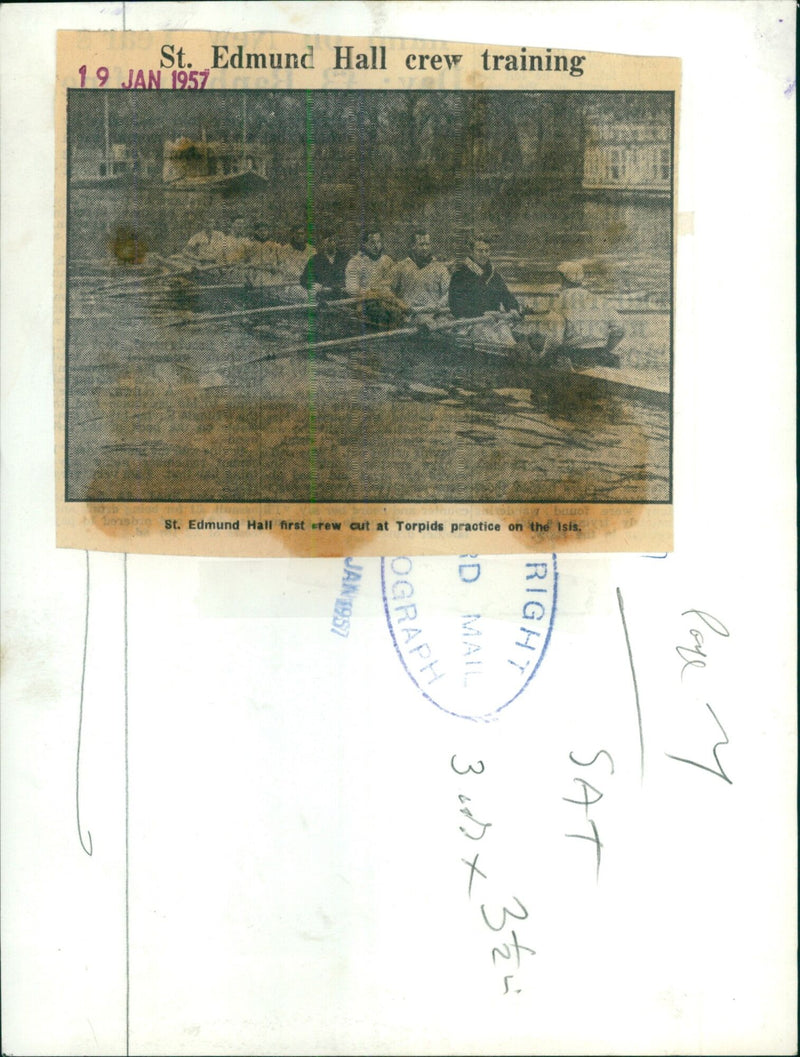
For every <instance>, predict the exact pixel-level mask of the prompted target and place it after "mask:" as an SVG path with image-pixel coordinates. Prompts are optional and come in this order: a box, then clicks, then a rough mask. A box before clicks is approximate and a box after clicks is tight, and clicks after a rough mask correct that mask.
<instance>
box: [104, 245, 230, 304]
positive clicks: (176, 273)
mask: <svg viewBox="0 0 800 1057" xmlns="http://www.w3.org/2000/svg"><path fill="white" fill-rule="evenodd" d="M151 256H152V257H154V258H155V259H156V260H158V261H161V263H162V266H164V267H166V268H167V269H168V270H167V271H161V272H155V273H151V274H147V275H131V276H128V277H126V278H125V279H118V280H117V281H116V282H114V283H109V284H108V285H107V286H96V287H95V288H94V292H95V293H98V294H113V293H117V292H119V293H126V292H128V291H129V290H130V288H131V287H132V286H136V285H137V284H139V283H141V282H142V281H143V280H145V279H146V280H148V281H150V282H155V281H156V280H159V279H189V278H190V277H191V276H193V275H202V274H203V273H204V272H212V271H219V269H220V268H224V267H226V265H224V264H202V265H198V266H197V267H196V268H195V267H192V268H189V269H187V270H185V271H181V270H179V269H178V268H177V267H176V266H175V265H174V264H170V262H169V261H168V260H166V259H165V258H163V257H157V256H156V254H151Z"/></svg>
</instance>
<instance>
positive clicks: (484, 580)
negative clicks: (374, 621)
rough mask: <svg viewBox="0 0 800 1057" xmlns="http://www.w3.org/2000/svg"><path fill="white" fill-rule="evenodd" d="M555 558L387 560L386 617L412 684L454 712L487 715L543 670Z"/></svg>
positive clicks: (554, 589) (554, 592)
mask: <svg viewBox="0 0 800 1057" xmlns="http://www.w3.org/2000/svg"><path fill="white" fill-rule="evenodd" d="M557 588H558V572H557V566H556V556H555V554H552V555H538V554H537V555H531V556H525V557H498V556H494V557H478V556H477V555H474V554H462V555H460V556H454V557H421V558H420V557H413V558H411V557H398V558H381V592H382V595H383V608H384V613H385V615H386V623H387V625H388V627H389V632H390V634H391V636H392V642H393V643H394V648H395V650H396V651H397V656H398V657H399V658H400V662H401V663H402V665H403V668H404V669H405V671H406V674H407V675H408V677H409V679H410V680H411V682H412V683H413V684H414V686H416V688H417V689H418V690H419V692H420V693H421V694H422V696H423V697H425V698H426V699H427V700H428V701H430V702H431V703H432V704H434V705H436V707H437V708H440V709H442V711H443V712H447V713H449V714H450V715H451V716H458V717H459V718H461V719H471V720H476V721H482V722H490V721H491V720H494V719H496V718H497V715H498V713H499V712H501V711H502V710H503V709H504V708H507V707H508V706H509V705H510V704H511V703H512V702H513V701H515V700H516V699H517V698H518V697H519V695H520V694H521V693H522V692H523V690H524V689H525V688H526V687H527V686H528V684H529V683H530V681H531V679H533V677H534V675H535V674H536V672H537V671H538V669H539V666H540V665H541V663H542V661H543V660H544V655H545V653H546V652H547V646H548V643H549V642H550V635H551V633H552V630H553V619H554V617H555V613H556V597H557Z"/></svg>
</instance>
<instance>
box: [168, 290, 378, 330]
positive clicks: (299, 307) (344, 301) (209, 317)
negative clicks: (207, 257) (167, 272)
mask: <svg viewBox="0 0 800 1057" xmlns="http://www.w3.org/2000/svg"><path fill="white" fill-rule="evenodd" d="M360 300H361V298H359V297H343V298H341V300H339V301H325V302H311V303H309V302H308V301H293V302H292V303H291V304H288V305H268V306H267V307H266V308H242V309H237V311H235V312H213V313H211V314H206V315H197V316H195V317H194V318H193V319H176V320H175V321H174V322H173V323H171V324H170V326H173V327H179V326H193V327H195V326H198V325H199V324H201V323H214V322H216V321H217V320H220V319H237V318H241V317H242V316H255V315H269V314H271V313H272V314H274V313H276V312H307V311H308V310H309V308H312V309H316V308H333V307H337V308H338V307H339V306H340V305H354V304H356V303H357V302H359V301H360Z"/></svg>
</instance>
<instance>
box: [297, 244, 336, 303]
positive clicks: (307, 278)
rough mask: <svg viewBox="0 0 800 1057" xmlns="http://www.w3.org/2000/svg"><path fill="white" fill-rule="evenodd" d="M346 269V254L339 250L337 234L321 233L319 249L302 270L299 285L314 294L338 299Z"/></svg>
mask: <svg viewBox="0 0 800 1057" xmlns="http://www.w3.org/2000/svg"><path fill="white" fill-rule="evenodd" d="M346 268H347V254H346V253H345V251H344V250H343V249H342V248H341V245H340V241H339V233H338V232H337V231H325V232H322V237H321V239H320V248H319V250H318V252H317V253H315V254H314V256H313V257H311V258H310V260H309V261H308V263H307V264H306V266H305V268H304V269H303V274H302V275H301V276H300V285H301V286H304V287H305V288H306V289H307V290H310V291H313V292H314V293H315V294H324V295H329V296H330V295H333V296H334V297H339V296H341V293H342V291H343V290H344V282H345V278H344V277H345V269H346Z"/></svg>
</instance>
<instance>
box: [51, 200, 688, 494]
mask: <svg viewBox="0 0 800 1057" xmlns="http://www.w3.org/2000/svg"><path fill="white" fill-rule="evenodd" d="M336 193H338V192H335V191H334V192H331V197H329V199H328V200H327V201H322V204H321V205H320V206H319V212H320V215H321V214H322V213H323V211H325V210H327V211H328V213H330V212H331V211H332V210H333V207H334V204H335V201H334V199H335V194H336ZM316 208H317V204H316V202H315V209H316ZM209 209H211V210H213V211H214V212H215V213H216V215H218V216H221V217H225V216H227V217H231V216H233V215H235V214H240V213H241V214H244V215H245V216H246V217H248V218H249V219H250V220H251V221H254V220H256V219H259V220H263V221H264V222H266V223H268V224H269V225H271V227H272V229H273V230H274V232H275V234H277V235H281V234H282V233H283V231H284V230H285V229H286V228H287V227H288V226H289V224H290V223H293V222H295V220H296V219H297V216H296V214H292V215H287V214H286V213H285V212H283V213H281V211H280V209H279V207H278V205H277V203H276V201H275V200H273V199H272V198H270V197H269V196H256V197H250V198H239V199H236V200H233V201H225V200H223V199H219V198H217V197H212V196H209V195H207V194H198V193H184V194H180V193H174V192H173V193H165V192H164V190H163V188H160V187H152V188H141V189H139V193H138V194H137V195H135V196H133V195H131V193H130V191H126V190H124V189H117V190H105V191H104V192H102V193H99V192H98V191H97V190H73V191H72V192H71V195H70V226H69V262H70V264H69V274H70V299H69V305H70V321H69V325H68V362H67V383H68V385H67V388H68V409H67V410H68V432H67V455H68V496H69V498H73V499H81V498H94V499H108V500H112V499H117V500H126V499H131V500H132V499H146V500H155V499H162V500H176V501H178V500H198V501H199V500H213V501H228V502H233V501H285V502H290V501H308V500H309V499H316V500H319V501H347V502H358V501H365V502H380V501H385V502H390V501H403V500H406V501H421V502H426V501H432V500H449V501H452V502H460V501H469V502H476V503H480V502H487V503H488V502H510V501H516V502H518V501H525V502H537V501H538V502H545V501H572V502H580V501H605V500H614V501H621V500H630V501H653V500H655V501H664V500H666V499H667V498H668V497H669V491H670V481H669V453H670V446H671V421H670V416H669V413H668V412H667V411H665V410H661V409H658V408H654V407H649V406H642V405H641V404H638V403H634V402H632V401H623V400H621V399H616V398H603V399H600V398H598V399H590V400H587V399H585V398H580V399H579V398H577V397H573V398H570V397H569V396H564V395H562V396H560V397H559V398H558V399H553V398H552V395H551V396H547V394H544V395H543V396H542V398H541V399H540V398H538V397H537V394H536V393H535V392H534V393H533V394H532V393H531V383H530V382H529V381H527V379H526V376H525V372H524V370H519V369H516V370H514V371H509V370H508V368H507V365H503V364H502V363H501V362H498V364H497V367H496V369H495V367H494V366H493V365H489V366H488V367H487V368H486V369H482V370H481V371H480V372H478V374H476V373H475V372H474V371H472V372H470V371H467V370H461V369H460V368H458V366H457V365H456V366H453V367H451V366H450V365H448V366H447V369H446V370H443V369H442V367H443V365H442V361H441V354H436V355H432V354H431V353H430V352H428V350H426V349H422V348H420V349H417V348H415V343H418V342H417V339H413V340H412V341H411V344H406V345H403V344H402V343H401V342H400V341H399V340H393V341H389V342H383V341H378V342H373V343H372V344H370V345H367V344H365V345H364V346H363V348H359V347H358V346H352V347H345V348H343V349H341V350H338V349H337V350H331V351H330V352H329V353H327V354H324V353H323V352H320V353H315V352H314V351H313V349H312V350H309V349H308V348H305V349H303V345H304V342H305V341H306V337H307V329H308V319H307V318H306V317H303V316H302V315H301V316H300V317H298V316H296V315H295V316H292V315H287V317H286V318H285V319H283V320H281V321H275V322H274V324H273V325H271V326H269V327H265V328H264V329H262V330H258V331H257V330H255V329H253V328H252V327H243V326H240V325H237V323H236V322H235V321H233V320H223V321H214V322H212V323H206V324H202V325H197V326H185V325H176V324H177V323H179V320H180V319H181V318H183V317H185V312H181V311H178V310H177V309H176V307H175V305H174V304H173V303H171V302H170V300H169V299H165V298H164V297H163V296H162V294H163V284H162V283H160V282H158V281H153V280H146V279H143V280H142V281H141V282H139V281H138V280H137V279H136V278H135V275H136V273H137V268H136V266H131V265H130V264H127V265H126V264H124V263H120V262H119V261H118V260H117V259H116V258H115V256H114V252H113V249H114V245H115V240H116V246H117V248H118V249H119V246H120V245H121V242H120V239H121V238H122V243H124V241H125V238H126V237H127V235H126V232H127V233H131V232H133V233H135V236H136V240H137V245H138V246H139V248H140V249H142V248H144V254H145V266H146V264H147V258H148V257H149V256H150V255H151V254H153V253H156V254H160V255H162V256H168V255H169V254H171V253H173V252H175V251H176V250H179V249H180V248H182V246H183V245H184V244H185V242H186V240H187V239H188V237H189V236H190V235H191V234H193V233H194V232H195V231H196V230H197V229H198V227H199V226H200V223H201V222H202V219H203V217H204V215H205V214H206V213H207V212H208V210H209ZM353 217H354V213H353V212H352V211H351V212H343V213H342V214H341V216H340V219H341V228H342V230H343V233H344V236H345V239H346V240H350V245H351V247H352V248H353V249H354V248H355V244H356V238H357V224H356V222H355V220H354V219H353ZM301 219H302V218H301ZM420 223H422V224H425V225H426V226H427V227H428V228H429V230H430V231H431V235H432V240H433V243H434V247H435V251H436V253H437V256H441V257H442V258H443V259H449V258H450V257H452V256H453V255H455V254H457V253H459V252H460V251H461V249H462V245H463V239H464V235H465V233H466V232H467V231H468V230H471V229H472V228H473V227H476V226H478V227H480V228H482V229H484V230H488V232H489V234H490V237H491V238H492V242H493V252H492V255H493V260H494V261H495V263H496V265H497V267H498V268H499V269H500V270H501V271H502V273H503V275H504V277H505V278H506V280H507V281H508V282H509V283H511V284H523V285H524V284H526V283H536V282H542V281H545V282H546V281H548V279H550V278H552V272H553V269H554V268H555V266H556V264H557V263H558V262H559V261H561V260H563V259H580V260H582V261H583V262H584V265H585V270H586V275H587V282H588V283H589V284H590V285H591V286H592V287H593V288H594V289H597V290H600V291H604V292H606V293H608V294H610V295H614V296H618V297H619V296H622V297H631V298H632V301H631V304H633V305H634V306H637V307H638V309H640V311H636V312H634V313H631V314H628V315H626V316H625V317H624V321H625V325H626V329H627V333H626V337H625V339H624V341H623V343H622V345H621V346H620V347H619V352H620V353H621V354H622V358H623V372H624V369H630V370H635V371H636V372H637V375H638V376H639V377H646V378H649V379H650V381H651V382H652V384H654V385H656V386H660V387H662V388H666V387H668V385H669V378H670V325H669V313H668V311H667V310H666V309H667V307H668V305H669V301H670V247H671V233H670V207H669V204H668V203H667V202H662V201H649V202H644V201H641V202H600V201H592V200H585V199H581V198H578V197H575V196H567V195H558V194H549V195H543V194H540V195H537V196H530V195H528V196H516V195H514V194H513V193H511V192H509V193H507V194H498V193H495V194H494V195H493V196H492V195H489V194H488V193H485V194H482V195H473V196H472V198H471V200H470V204H469V209H466V208H465V203H464V201H463V199H462V200H456V199H453V198H452V197H451V198H448V197H447V196H444V195H438V196H436V197H434V198H431V199H429V200H428V201H426V202H425V204H424V206H422V207H420V208H417V209H415V210H414V214H413V216H412V215H408V216H403V217H402V219H399V220H397V221H396V222H394V223H393V224H392V226H391V228H390V229H388V230H386V231H385V232H384V241H385V244H386V249H387V252H389V253H390V254H391V255H392V256H394V257H395V258H396V259H397V258H400V257H402V256H404V255H405V253H406V252H407V245H408V238H409V234H410V231H411V229H412V228H413V226H415V225H417V224H420ZM117 280H119V283H117ZM112 283H113V284H116V290H112V291H111V292H110V293H109V292H103V290H102V289H101V287H102V286H104V285H105V286H107V287H108V286H109V285H110V284H112ZM126 290H127V291H128V292H125V291H126ZM221 305H222V307H221V308H219V303H218V306H217V308H218V310H219V311H225V310H230V311H233V310H235V309H236V307H237V305H236V304H235V303H234V302H230V303H226V302H225V301H224V300H223V301H222V303H221ZM201 307H203V306H201ZM317 337H318V339H319V337H320V335H317ZM291 348H299V350H300V351H297V352H295V353H294V354H291V355H286V353H287V350H289V349H291ZM437 357H438V358H437ZM540 395H541V394H540Z"/></svg>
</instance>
